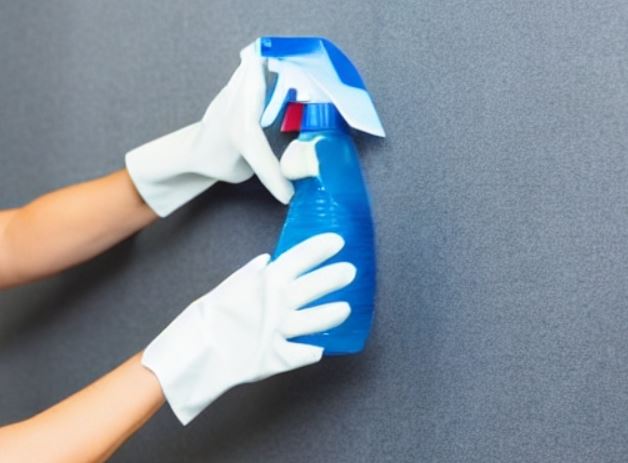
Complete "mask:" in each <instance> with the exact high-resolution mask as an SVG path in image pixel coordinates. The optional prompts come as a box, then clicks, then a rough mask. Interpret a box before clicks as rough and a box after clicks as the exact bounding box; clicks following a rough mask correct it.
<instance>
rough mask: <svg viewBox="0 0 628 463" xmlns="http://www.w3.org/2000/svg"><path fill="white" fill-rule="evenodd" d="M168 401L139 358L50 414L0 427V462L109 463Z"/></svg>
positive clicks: (128, 362) (57, 407) (45, 412)
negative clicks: (127, 441) (114, 454)
mask: <svg viewBox="0 0 628 463" xmlns="http://www.w3.org/2000/svg"><path fill="white" fill-rule="evenodd" d="M164 401H165V399H164V396H163V393H162V391H161V387H160V385H159V382H158V381H157V378H156V377H155V375H153V373H152V372H150V371H149V370H147V369H146V368H144V367H143V366H142V364H141V353H140V354H137V355H135V356H133V357H131V358H130V359H129V360H127V361H126V362H125V363H123V364H122V365H120V366H119V367H118V368H116V369H115V370H113V371H112V372H110V373H108V374H107V375H105V376H103V377H102V378H100V379H99V380H98V381H96V382H94V383H92V384H91V385H89V386H87V387H86V388H85V389H83V390H81V391H79V392H77V393H76V394H74V395H72V396H70V397H69V398H67V399H65V400H63V401H62V402H60V403H58V404H57V405H55V406H53V407H51V408H49V409H48V410H46V411H44V412H42V413H40V414H38V415H35V416H34V417H32V418H30V419H27V420H25V421H21V422H18V423H15V424H11V425H8V426H4V427H2V428H0V455H2V461H3V462H6V463H18V462H31V461H37V462H41V463H57V462H59V463H61V462H63V463H87V462H101V461H105V460H106V459H107V458H109V457H110V456H111V455H112V454H113V453H114V452H115V450H116V449H117V448H118V447H120V446H121V445H122V444H123V443H124V442H125V441H126V440H127V439H128V438H129V437H130V436H131V435H132V434H133V433H135V431H137V430H138V429H139V428H140V427H141V426H142V425H143V424H144V423H146V421H148V420H149V419H150V417H152V416H153V415H154V414H155V413H156V412H157V410H159V408H160V407H161V406H162V405H163V404H164Z"/></svg>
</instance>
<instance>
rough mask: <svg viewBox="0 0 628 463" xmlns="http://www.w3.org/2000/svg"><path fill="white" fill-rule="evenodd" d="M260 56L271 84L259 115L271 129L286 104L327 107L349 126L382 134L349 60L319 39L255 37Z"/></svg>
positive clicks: (363, 88) (366, 93) (371, 106)
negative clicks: (274, 77) (272, 80)
mask: <svg viewBox="0 0 628 463" xmlns="http://www.w3.org/2000/svg"><path fill="white" fill-rule="evenodd" d="M257 48H258V52H259V53H260V56H262V57H264V58H267V60H268V69H269V70H270V71H271V72H275V73H277V81H276V83H275V88H274V89H273V91H272V94H271V97H270V100H269V102H268V104H267V106H266V109H265V110H264V113H263V114H262V120H261V124H262V126H263V127H268V126H269V125H271V124H272V123H273V122H274V121H275V119H276V118H277V117H278V116H279V114H280V113H281V112H282V110H283V109H284V107H285V105H286V104H287V103H332V104H333V105H334V106H335V107H336V109H337V110H338V112H339V113H340V114H341V115H342V117H343V118H344V120H345V121H346V122H347V124H349V125H350V126H351V127H353V128H355V129H356V130H360V131H362V132H366V133H370V134H372V135H376V136H379V137H383V136H385V133H384V128H383V127H382V123H381V122H380V120H379V117H378V115H377V112H376V111H375V106H374V105H373V101H372V100H371V97H370V95H369V93H368V91H367V90H366V86H365V85H364V81H363V80H362V78H361V77H360V74H359V73H358V70H357V69H356V68H355V66H354V65H353V63H351V61H350V60H349V58H348V57H347V56H346V55H345V54H344V53H343V52H342V51H341V50H340V49H339V48H338V47H336V46H335V45H334V44H333V43H332V42H330V41H329V40H327V39H325V38H322V37H261V38H259V39H258V41H257Z"/></svg>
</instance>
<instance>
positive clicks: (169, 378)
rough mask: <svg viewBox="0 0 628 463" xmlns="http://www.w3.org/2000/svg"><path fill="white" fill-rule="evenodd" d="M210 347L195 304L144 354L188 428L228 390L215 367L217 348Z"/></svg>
mask: <svg viewBox="0 0 628 463" xmlns="http://www.w3.org/2000/svg"><path fill="white" fill-rule="evenodd" d="M208 344H210V343H209V342H208V341H207V333H205V332H204V331H203V322H202V314H201V312H200V308H199V307H197V306H196V305H195V304H194V303H193V304H192V305H191V306H190V307H188V308H187V309H186V310H184V311H183V312H182V313H181V314H180V315H179V316H178V317H177V318H175V319H174V321H173V322H172V323H171V324H170V325H168V327H167V328H166V329H165V330H164V331H163V332H162V333H161V334H160V335H159V336H157V337H156V338H155V339H154V340H153V341H152V342H151V343H150V344H149V345H148V347H147V348H146V349H145V350H144V354H143V355H142V365H143V366H144V367H146V368H148V369H149V370H151V371H152V372H153V373H154V374H155V376H156V377H157V379H158V381H159V384H160V386H161V389H162V391H163V393H164V396H165V398H166V400H167V401H168V404H169V405H170V408H171V409H172V411H173V412H174V414H175V416H176V417H177V418H178V419H179V421H180V422H181V424H183V425H184V426H185V425H187V424H188V423H189V422H190V421H192V420H193V419H194V418H196V416H197V415H198V414H199V413H201V412H202V411H203V410H204V409H205V408H206V407H207V406H208V405H209V404H210V403H212V402H213V401H214V400H216V399H217V398H218V397H219V396H220V395H221V394H222V393H224V392H225V391H226V390H227V389H228V387H226V386H225V385H224V382H223V381H220V380H221V378H222V374H221V373H222V372H221V371H219V370H220V368H218V367H217V366H216V365H212V364H213V363H214V362H212V361H211V360H212V354H211V352H212V350H213V349H212V347H211V346H210V345H208ZM208 365H211V366H212V367H213V368H208ZM217 370H218V371H217Z"/></svg>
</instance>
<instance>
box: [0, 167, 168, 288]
mask: <svg viewBox="0 0 628 463" xmlns="http://www.w3.org/2000/svg"><path fill="white" fill-rule="evenodd" d="M157 218H158V216H157V215H156V214H155V213H154V212H153V211H152V209H151V208H150V207H148V206H147V205H146V203H145V202H144V200H143V199H142V198H141V196H140V195H139V193H138V192H137V190H136V189H135V186H134V185H133V182H132V181H131V178H130V177H129V174H128V172H127V171H126V169H122V170H119V171H117V172H114V173H112V174H109V175H107V176H105V177H101V178H98V179H95V180H91V181H87V182H83V183H79V184H76V185H71V186H68V187H65V188H62V189H60V190H56V191H53V192H51V193H48V194H46V195H44V196H41V197H40V198H38V199H36V200H34V201H33V202H31V203H29V204H27V205H25V206H23V207H20V208H17V209H10V210H4V211H0V289H2V288H7V287H11V286H15V285H18V284H22V283H28V282H31V281H34V280H37V279H40V278H43V277H46V276H49V275H52V274H55V273H57V272H60V271H61V270H64V269H66V268H68V267H71V266H73V265H76V264H79V263H81V262H84V261H86V260H88V259H90V258H91V257H94V256H96V255H97V254H100V253H101V252H103V251H105V250H106V249H108V248H110V247H112V246H113V245H115V244H116V243H118V242H120V241H122V240H123V239H125V238H127V237H129V236H130V235H132V234H133V233H135V232H137V231H138V230H140V229H142V228H144V227H146V226H147V225H149V224H151V223H152V222H154V221H155V220H156V219H157Z"/></svg>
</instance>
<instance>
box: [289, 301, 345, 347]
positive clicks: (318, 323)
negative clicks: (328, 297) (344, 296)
mask: <svg viewBox="0 0 628 463" xmlns="http://www.w3.org/2000/svg"><path fill="white" fill-rule="evenodd" d="M350 314H351V306H350V305H349V304H348V303H347V302H332V303H329V304H321V305H318V306H316V307H312V308H310V309H304V310H297V311H294V312H291V313H290V314H289V315H288V316H287V317H286V320H285V322H284V323H283V326H282V327H281V334H283V335H284V336H285V337H286V338H293V337H295V336H305V335H307V334H313V333H319V332H321V331H326V330H329V329H331V328H334V327H336V326H338V325H340V324H341V323H342V322H344V321H345V320H346V319H347V318H348V317H349V315H350Z"/></svg>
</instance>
